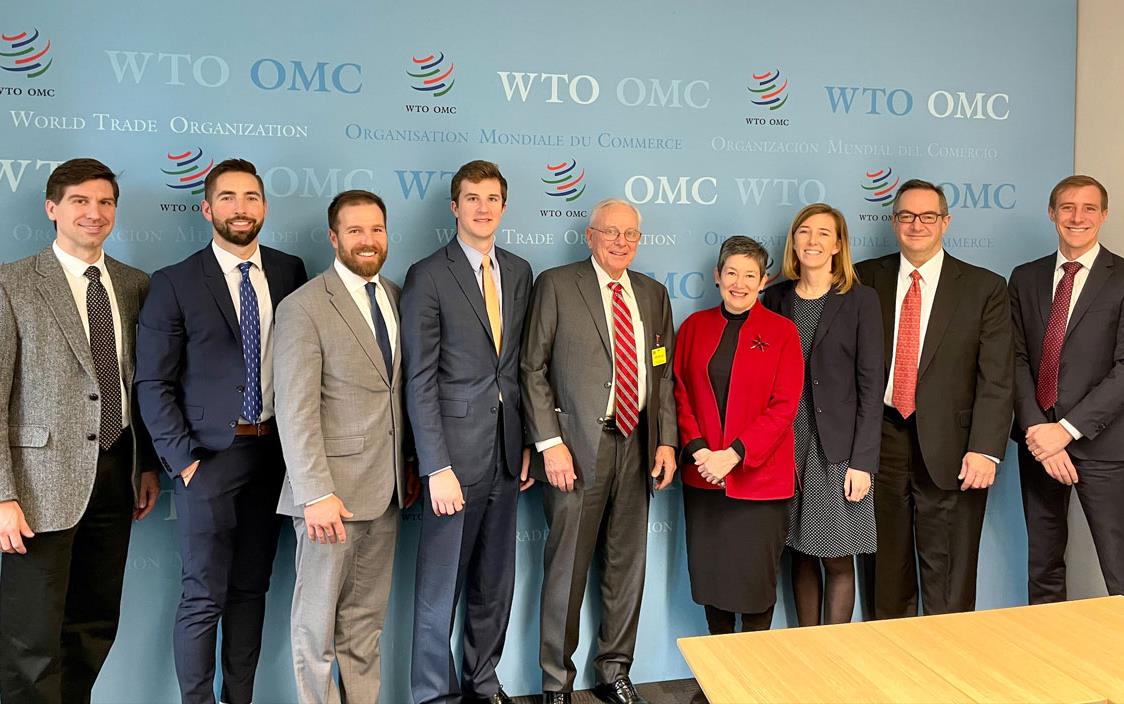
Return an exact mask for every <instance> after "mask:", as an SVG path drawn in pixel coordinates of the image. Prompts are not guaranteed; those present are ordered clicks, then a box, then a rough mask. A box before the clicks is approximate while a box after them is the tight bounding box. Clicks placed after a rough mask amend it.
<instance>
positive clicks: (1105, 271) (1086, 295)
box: [1065, 246, 1112, 337]
mask: <svg viewBox="0 0 1124 704" xmlns="http://www.w3.org/2000/svg"><path fill="white" fill-rule="evenodd" d="M1110 276H1112V256H1111V254H1110V253H1109V251H1108V250H1107V249H1105V248H1104V247H1103V246H1102V247H1101V252H1100V254H1098V255H1097V258H1096V259H1095V260H1093V267H1092V268H1091V269H1089V278H1087V279H1085V285H1084V286H1083V287H1082V288H1081V296H1079V297H1078V299H1077V304H1076V305H1074V307H1073V313H1072V314H1071V315H1070V316H1069V324H1068V325H1067V326H1066V329H1065V336H1066V337H1069V333H1070V332H1071V331H1072V330H1073V328H1074V327H1075V326H1076V325H1077V324H1078V323H1080V322H1081V318H1083V317H1084V316H1085V313H1087V312H1088V311H1089V306H1091V305H1093V301H1094V300H1096V298H1097V294H1098V293H1100V290H1101V288H1102V287H1103V286H1104V285H1105V282H1107V281H1108V279H1109V277H1110Z"/></svg>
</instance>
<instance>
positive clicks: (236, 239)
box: [211, 218, 265, 247]
mask: <svg viewBox="0 0 1124 704" xmlns="http://www.w3.org/2000/svg"><path fill="white" fill-rule="evenodd" d="M231 219H233V220H248V219H249V218H231ZM264 224H265V223H263V222H261V221H260V220H255V221H254V226H253V227H251V228H250V229H249V230H247V231H246V232H233V231H231V229H230V225H227V221H222V222H219V221H213V222H212V223H211V225H212V226H213V227H214V228H215V232H217V233H219V237H221V238H223V239H224V240H226V241H227V242H229V243H231V244H233V245H237V246H239V247H245V246H246V245H248V244H250V243H251V242H253V241H254V239H255V238H257V236H258V233H259V232H261V228H262V225H264Z"/></svg>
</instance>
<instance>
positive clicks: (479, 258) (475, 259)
mask: <svg viewBox="0 0 1124 704" xmlns="http://www.w3.org/2000/svg"><path fill="white" fill-rule="evenodd" d="M457 244H459V245H460V246H461V249H462V250H464V256H466V257H468V263H469V265H470V266H471V267H472V270H473V271H480V267H482V266H483V265H484V255H485V254H487V255H488V259H489V260H491V262H492V268H493V269H495V267H496V238H495V237H493V238H492V246H491V247H489V248H488V251H487V252H481V251H479V250H477V249H473V248H472V247H469V246H468V245H467V244H466V243H465V241H464V240H462V239H461V238H460V237H458V238H457Z"/></svg>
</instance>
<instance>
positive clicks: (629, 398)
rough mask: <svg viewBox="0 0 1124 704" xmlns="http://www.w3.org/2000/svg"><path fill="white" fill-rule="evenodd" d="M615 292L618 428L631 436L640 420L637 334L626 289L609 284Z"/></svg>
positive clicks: (616, 412)
mask: <svg viewBox="0 0 1124 704" xmlns="http://www.w3.org/2000/svg"><path fill="white" fill-rule="evenodd" d="M609 288H610V289H612V291H613V367H614V369H615V370H616V374H617V381H616V395H615V401H614V406H615V408H616V411H615V415H616V420H617V429H618V430H620V432H621V435H624V436H625V437H628V436H629V435H631V434H632V431H633V430H634V429H635V428H636V423H637V422H638V419H639V417H640V410H639V408H640V404H639V401H638V399H639V396H638V395H637V392H636V389H637V379H638V378H639V377H638V374H639V371H638V368H637V366H636V363H637V356H636V335H635V334H634V332H633V329H632V313H631V312H630V311H629V310H628V306H627V305H625V302H624V294H623V293H622V290H623V288H624V287H623V286H621V285H620V284H619V283H617V282H615V281H614V282H612V283H610V284H609Z"/></svg>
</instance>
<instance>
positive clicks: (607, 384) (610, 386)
mask: <svg viewBox="0 0 1124 704" xmlns="http://www.w3.org/2000/svg"><path fill="white" fill-rule="evenodd" d="M605 388H606V389H611V388H613V382H611V381H606V382H605Z"/></svg>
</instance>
